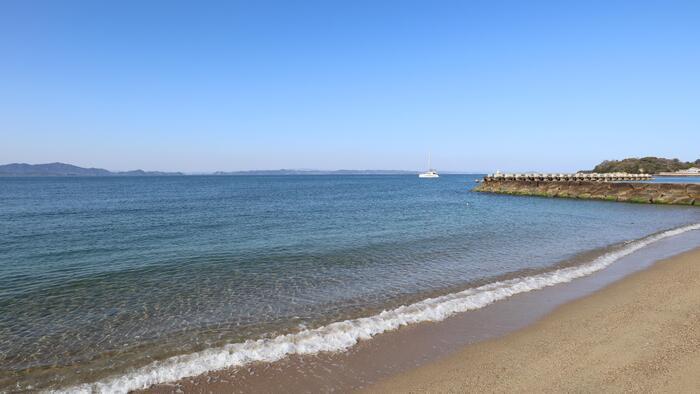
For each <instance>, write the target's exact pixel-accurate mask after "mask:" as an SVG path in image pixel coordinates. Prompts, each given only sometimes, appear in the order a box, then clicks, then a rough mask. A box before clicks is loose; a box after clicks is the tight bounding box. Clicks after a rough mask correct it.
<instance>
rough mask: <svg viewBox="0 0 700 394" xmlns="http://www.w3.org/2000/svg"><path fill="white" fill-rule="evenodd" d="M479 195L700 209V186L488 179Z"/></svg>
mask: <svg viewBox="0 0 700 394" xmlns="http://www.w3.org/2000/svg"><path fill="white" fill-rule="evenodd" d="M474 190H475V191H478V192H490V193H501V194H513V195H522V196H542V197H563V198H581V199H593V200H607V201H621V202H635V203H648V204H680V205H695V206H700V184H697V183H642V182H599V181H557V182H552V181H546V180H545V181H540V180H495V179H493V178H491V179H484V181H483V182H481V183H480V184H479V185H477V186H476V188H474Z"/></svg>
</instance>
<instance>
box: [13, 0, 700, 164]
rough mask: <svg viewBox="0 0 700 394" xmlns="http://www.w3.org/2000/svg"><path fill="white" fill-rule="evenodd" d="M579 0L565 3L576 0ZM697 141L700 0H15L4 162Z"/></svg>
mask: <svg viewBox="0 0 700 394" xmlns="http://www.w3.org/2000/svg"><path fill="white" fill-rule="evenodd" d="M565 3H566V4H565ZM428 151H431V152H432V156H433V165H434V167H436V168H437V169H439V170H466V171H493V170H496V169H500V170H503V171H529V170H539V171H568V170H578V169H588V168H591V167H592V166H593V165H594V164H596V163H597V162H599V161H601V160H603V159H612V158H623V157H629V156H646V155H659V156H666V157H678V158H680V159H681V160H695V159H698V158H700V2H699V1H687V2H675V1H659V2H645V1H629V2H623V1H612V0H608V1H600V2H597V1H575V2H574V1H571V2H567V1H552V2H546V1H530V2H528V1H523V0H520V1H512V2H507V1H483V2H479V1H454V2H453V1H420V2H418V1H415V2H414V1H396V2H393V1H379V0H374V1H357V0H353V1H344V2H343V1H314V2H302V1H279V2H266V1H260V0H257V1H248V2H233V1H225V2H220V3H217V2H206V3H205V2H198V1H193V2H190V3H189V4H186V3H184V2H178V1H162V2H158V1H133V2H129V1H111V2H106V1H92V0H90V1H57V0H56V1H54V0H51V1H44V2H42V1H34V0H20V1H12V0H4V1H2V2H0V163H9V162H29V163H43V162H53V161H62V162H69V163H73V164H77V165H81V166H96V167H103V168H108V169H112V170H127V169H135V168H143V169H147V170H179V171H212V170H241V169H277V168H313V169H339V168H350V169H412V170H413V169H422V168H424V167H425V166H427V163H426V161H427V157H426V156H427V154H428Z"/></svg>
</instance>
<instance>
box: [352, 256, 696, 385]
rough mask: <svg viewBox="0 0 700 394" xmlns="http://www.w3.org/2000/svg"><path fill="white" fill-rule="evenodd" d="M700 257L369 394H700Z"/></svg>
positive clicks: (677, 260)
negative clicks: (601, 393) (641, 393)
mask: <svg viewBox="0 0 700 394" xmlns="http://www.w3.org/2000/svg"><path fill="white" fill-rule="evenodd" d="M699 285H700V248H695V249H694V250H692V251H689V252H685V253H682V254H680V255H677V256H674V257H670V258H667V259H664V260H661V261H659V262H657V263H656V264H654V265H653V266H652V267H650V268H648V269H646V270H643V271H640V272H637V273H634V274H632V275H630V276H628V277H626V278H624V279H622V280H620V281H618V282H615V283H613V284H611V285H609V286H608V287H606V288H604V289H602V290H600V291H597V292H595V293H593V294H591V295H589V296H586V297H584V298H581V299H578V300H575V301H572V302H570V303H567V304H565V305H563V306H560V307H559V308H557V309H556V310H555V311H554V312H552V313H551V314H549V315H547V316H546V317H545V318H543V319H542V320H540V321H538V322H536V323H535V324H533V325H531V326H529V327H526V328H524V329H521V330H518V331H516V332H513V333H511V334H508V335H506V336H503V337H500V338H496V339H492V340H488V341H484V342H480V343H475V344H472V345H469V346H466V347H465V348H463V349H461V350H459V351H458V352H457V353H456V354H454V355H450V356H447V357H445V358H443V359H441V360H438V361H436V362H433V363H430V364H428V365H425V366H422V367H419V368H416V369H413V370H411V371H407V372H405V373H401V374H398V375H395V376H393V377H389V378H387V379H385V380H383V381H381V382H379V383H377V384H375V385H373V386H370V387H368V388H366V389H365V392H372V393H374V392H376V393H379V392H382V393H385V392H428V391H430V392H465V391H489V392H507V391H527V392H538V391H544V392H571V391H587V392H594V391H600V390H605V391H614V392H620V391H627V390H633V391H667V392H689V391H693V390H698V389H700V375H698V374H697V371H698V370H700V331H698V330H697V327H698V325H700V313H699V312H698V311H700V286H699Z"/></svg>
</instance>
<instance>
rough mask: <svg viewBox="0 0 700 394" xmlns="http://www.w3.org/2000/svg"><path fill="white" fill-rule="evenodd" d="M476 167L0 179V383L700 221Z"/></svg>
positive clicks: (289, 328)
mask: <svg viewBox="0 0 700 394" xmlns="http://www.w3.org/2000/svg"><path fill="white" fill-rule="evenodd" d="M476 178H478V176H472V175H446V176H443V177H441V178H440V179H438V180H419V179H418V178H417V177H415V176H280V177H277V176H260V177H255V176H247V177H246V176H238V177H236V176H231V177H228V176H220V177H214V176H183V177H143V178H137V177H105V178H4V179H0V224H1V226H0V309H1V310H2V314H1V315H0V390H2V389H10V388H15V389H17V388H19V389H23V388H24V389H26V388H27V387H29V386H30V385H31V387H35V388H37V387H38V388H47V387H48V388H51V387H53V388H55V387H63V386H65V385H70V384H76V383H80V382H84V381H91V380H94V379H98V378H101V377H104V376H110V375H118V374H120V373H123V372H124V371H127V370H129V369H130V368H133V367H135V366H141V365H144V364H146V363H148V362H150V361H151V360H154V359H161V358H164V357H168V356H172V355H177V354H188V353H191V352H194V351H198V350H202V349H207V348H210V347H214V346H220V345H222V344H226V343H235V342H241V341H243V340H245V339H250V338H261V337H272V336H275V335H277V334H280V333H287V332H294V331H298V330H299V329H301V328H304V327H318V326H321V325H324V324H328V323H330V322H334V321H340V320H344V319H349V318H355V317H360V316H369V315H372V314H375V313H377V312H378V311H381V310H382V309H385V308H391V307H395V306H397V305H400V304H404V303H407V302H414V301H416V300H419V299H421V298H424V297H425V296H426V295H427V294H430V295H433V294H441V293H447V292H451V291H454V290H455V289H460V288H464V287H467V286H469V285H470V284H472V283H475V282H481V281H489V280H492V278H498V277H502V276H504V275H509V274H512V273H517V272H522V271H524V270H529V269H546V268H547V267H551V266H553V265H555V264H557V263H558V262H561V261H562V260H565V259H568V258H571V257H572V256H574V255H576V254H578V253H581V252H585V251H589V250H592V249H596V248H602V247H606V246H608V245H611V244H616V243H620V242H624V241H628V240H632V239H638V238H641V237H644V236H646V235H648V234H651V233H654V232H658V231H661V230H665V229H669V228H675V227H678V226H681V225H684V224H689V223H697V222H700V210H698V209H697V208H693V207H671V206H653V205H635V204H619V203H609V202H599V201H577V200H566V199H545V198H534V197H533V198H529V197H512V196H500V195H490V194H480V193H473V192H470V191H469V189H470V188H471V187H472V186H473V185H474V183H473V181H474V179H476ZM490 278H491V279H490Z"/></svg>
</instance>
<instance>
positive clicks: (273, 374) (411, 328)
mask: <svg viewBox="0 0 700 394" xmlns="http://www.w3.org/2000/svg"><path fill="white" fill-rule="evenodd" d="M699 236H700V233H699V232H698V231H697V230H696V231H689V232H685V233H684V234H681V235H676V236H673V237H670V238H666V239H661V240H657V241H654V242H652V244H653V246H650V247H644V248H641V249H639V250H637V251H635V252H633V253H632V254H630V255H625V256H622V257H620V258H617V259H616V260H615V263H614V264H612V265H610V266H608V267H607V268H606V269H603V270H601V271H598V272H593V273H592V274H590V275H587V276H584V277H580V278H578V279H576V280H574V281H573V282H567V283H562V284H559V285H555V286H549V287H545V288H541V289H539V290H537V291H528V292H524V293H520V294H516V295H513V296H511V297H509V298H507V299H505V300H502V301H499V302H495V303H492V304H490V305H487V306H485V307H483V308H480V309H477V310H472V311H470V312H468V313H458V314H456V315H453V316H451V317H449V318H447V319H445V320H442V321H438V322H424V323H418V324H411V325H408V326H403V327H401V328H400V329H399V330H394V331H389V332H385V333H383V334H381V335H377V336H376V337H373V338H372V340H371V341H368V340H361V341H360V342H359V343H357V344H356V345H354V346H353V347H351V348H349V349H347V350H346V351H343V352H321V353H316V354H311V355H299V354H292V355H289V356H287V357H284V358H282V359H281V360H278V361H275V362H272V363H268V362H263V363H252V364H248V365H244V366H242V367H233V368H226V369H223V370H218V371H210V372H208V373H205V374H203V375H198V376H195V377H191V378H183V379H180V380H178V381H174V382H171V383H163V384H157V385H154V386H151V387H149V388H148V389H146V390H144V391H147V392H173V391H176V390H178V389H179V390H184V391H185V392H191V391H202V390H205V391H212V392H231V391H236V392H260V391H265V392H283V391H289V390H290V389H291V390H300V391H331V390H341V391H350V390H356V389H362V388H365V387H368V386H371V385H372V384H374V383H377V382H379V381H382V380H383V379H387V378H390V377H392V376H397V375H400V374H402V373H406V372H407V371H411V370H413V369H415V368H416V367H420V366H423V365H429V364H431V363H433V362H436V361H437V360H439V359H441V358H443V357H445V356H448V355H450V354H454V353H455V352H456V351H458V350H460V349H462V348H463V347H464V346H469V345H471V344H473V343H475V342H480V341H485V340H490V339H493V338H497V337H502V336H507V335H509V334H510V333H513V332H516V331H518V330H521V329H523V328H525V327H527V326H529V325H531V324H533V323H535V322H536V321H538V320H539V319H542V318H543V317H545V316H546V315H548V314H549V313H551V312H552V311H553V310H554V309H556V308H557V307H559V306H561V305H563V304H565V303H567V302H570V301H572V300H575V299H578V298H581V297H585V296H588V295H590V294H591V293H594V292H596V291H598V290H600V289H601V288H604V287H605V286H608V285H609V284H610V283H613V282H615V281H618V280H620V279H622V278H624V277H626V276H628V275H630V274H631V273H633V272H636V271H639V270H643V269H646V268H648V267H649V266H651V265H652V264H654V263H655V262H656V261H658V260H660V259H664V258H667V257H669V256H673V255H676V254H678V253H681V252H684V251H687V250H691V249H693V248H697V245H698V244H700V238H699Z"/></svg>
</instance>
